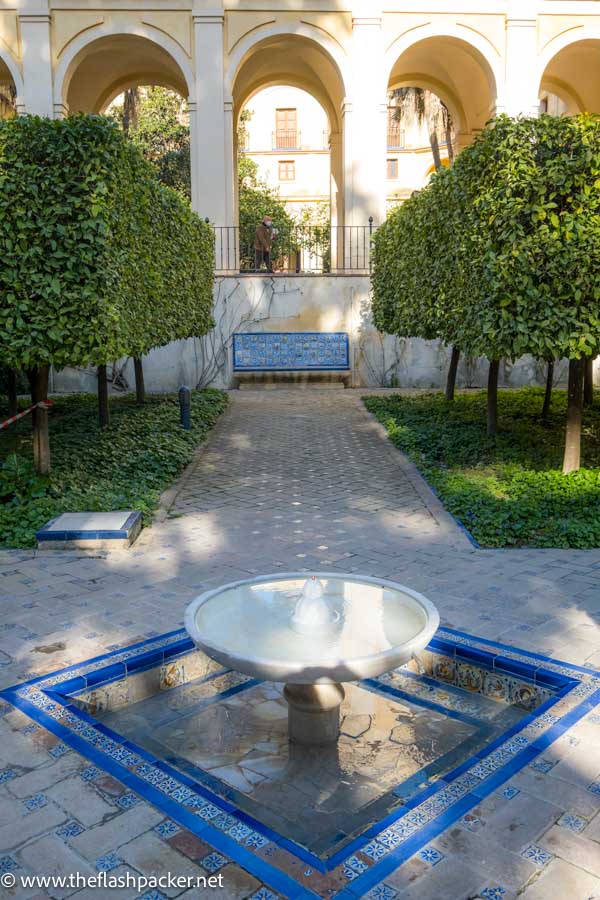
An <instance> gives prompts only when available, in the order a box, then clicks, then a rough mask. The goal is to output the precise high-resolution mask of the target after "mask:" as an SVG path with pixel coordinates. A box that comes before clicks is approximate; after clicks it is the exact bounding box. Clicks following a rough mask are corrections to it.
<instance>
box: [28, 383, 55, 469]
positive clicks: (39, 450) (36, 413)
mask: <svg viewBox="0 0 600 900" xmlns="http://www.w3.org/2000/svg"><path fill="white" fill-rule="evenodd" d="M49 374H50V366H39V367H38V368H37V369H30V370H29V371H28V372H27V378H28V380H29V387H30V390H31V400H32V402H33V403H39V402H40V401H42V400H47V399H48V376H49ZM31 416H32V423H31V424H32V429H33V464H34V466H35V468H36V470H37V471H38V472H39V473H40V475H47V474H48V473H49V472H50V438H49V435H48V410H47V409H42V408H41V407H39V406H38V407H37V408H36V409H34V410H33V412H32V414H31Z"/></svg>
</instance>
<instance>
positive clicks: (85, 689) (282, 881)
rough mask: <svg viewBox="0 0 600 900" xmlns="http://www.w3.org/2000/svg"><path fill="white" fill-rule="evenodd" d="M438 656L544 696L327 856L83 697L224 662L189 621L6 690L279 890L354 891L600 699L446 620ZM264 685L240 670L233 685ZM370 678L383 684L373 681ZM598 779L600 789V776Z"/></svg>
mask: <svg viewBox="0 0 600 900" xmlns="http://www.w3.org/2000/svg"><path fill="white" fill-rule="evenodd" d="M182 663H183V665H182ZM426 665H427V667H431V669H432V670H433V671H434V673H435V675H436V676H437V678H438V679H441V680H447V681H448V682H452V683H454V682H456V683H457V684H459V685H460V684H461V680H462V679H467V681H469V680H470V683H468V684H466V685H463V686H465V687H467V688H468V689H471V690H480V691H481V692H483V693H486V692H488V693H489V695H490V696H494V695H496V696H498V695H499V693H500V695H501V694H502V692H505V693H506V696H507V697H508V698H509V699H511V701H512V702H517V703H520V704H521V705H522V706H524V707H525V708H526V709H528V708H530V707H532V706H534V705H536V704H539V705H537V708H535V709H534V710H533V711H531V712H528V713H527V714H526V715H525V717H524V718H523V719H522V720H521V721H520V722H519V723H518V724H517V725H515V726H513V727H512V728H511V729H509V730H508V731H507V732H505V733H504V734H503V735H502V736H501V737H499V738H498V739H496V740H494V741H493V742H491V743H490V744H488V746H487V747H485V748H484V749H483V750H482V751H481V752H480V753H478V754H477V755H476V756H473V757H471V758H470V759H468V760H466V761H465V762H464V763H462V764H461V765H460V766H459V767H457V768H456V769H454V770H453V771H452V772H450V773H449V774H447V775H446V776H445V777H443V778H441V779H440V780H438V781H434V782H433V783H431V784H427V785H426V786H425V787H424V789H422V790H420V791H419V792H418V794H416V795H415V796H413V797H412V798H411V799H408V800H406V801H405V803H404V806H403V807H402V808H401V809H399V810H397V811H396V812H394V813H393V814H391V815H389V816H388V817H386V818H384V819H383V820H382V821H380V822H378V823H377V824H376V825H374V826H373V827H371V828H370V829H369V830H368V831H366V832H365V833H364V834H363V835H362V836H361V837H360V838H359V839H357V840H356V841H355V842H354V845H351V846H350V847H346V848H345V849H344V851H343V852H342V853H339V854H337V855H336V856H333V857H332V858H331V859H329V860H328V862H327V863H326V864H325V863H323V862H322V861H321V860H320V859H318V858H316V857H314V856H313V855H312V854H310V853H308V852H307V851H305V850H303V848H301V847H299V846H298V845H296V844H294V843H292V842H291V841H289V840H287V839H285V838H282V837H281V836H280V835H278V834H276V833H274V832H273V831H271V830H270V829H267V828H265V827H264V826H262V825H261V824H260V823H259V822H256V821H254V820H252V819H251V818H250V817H249V816H247V815H246V814H245V813H243V812H241V811H239V810H238V809H237V808H236V807H235V806H234V805H233V804H231V803H228V802H227V801H226V800H223V798H222V797H215V795H213V794H211V792H210V791H209V790H208V789H207V788H206V787H204V786H203V785H201V784H199V783H197V782H196V781H194V780H193V779H192V778H189V777H187V776H186V775H185V774H182V773H181V772H179V771H177V770H175V769H173V768H171V767H170V766H169V765H168V764H166V763H165V762H163V761H159V760H155V759H154V758H153V757H152V756H151V754H149V753H148V752H146V751H145V750H143V749H141V748H139V747H138V746H137V745H135V744H134V743H133V742H131V741H128V740H123V739H122V738H121V737H120V736H119V735H118V734H116V733H114V732H112V731H111V730H110V729H109V728H107V727H105V726H103V725H102V724H101V723H100V722H98V721H97V720H95V719H94V718H92V717H91V716H90V715H88V714H87V713H86V712H84V711H83V710H82V709H81V708H80V706H81V700H82V699H84V700H85V701H86V702H87V703H88V704H91V705H92V706H96V707H98V706H100V707H108V708H110V706H111V705H113V704H114V705H120V704H122V703H123V702H131V701H132V700H135V699H141V698H142V697H143V696H148V694H149V693H152V692H154V691H156V690H159V689H168V688H169V687H174V686H176V685H178V684H181V683H182V679H183V678H184V677H186V679H190V678H197V677H201V676H202V675H209V674H210V673H211V672H214V671H217V670H219V668H220V667H218V666H216V664H215V663H212V662H211V661H210V660H208V658H207V657H205V656H203V654H200V653H198V651H196V650H195V649H194V648H193V645H192V643H191V641H190V640H189V638H188V637H187V636H186V634H185V632H184V631H183V630H179V631H176V632H172V633H169V634H165V635H162V636H160V637H157V638H150V639H149V640H147V641H144V642H141V643H139V644H135V645H132V646H130V647H126V648H124V649H119V650H115V651H113V652H112V653H109V654H106V655H104V656H101V657H97V658H95V659H91V660H88V661H86V662H84V663H81V664H80V665H77V666H71V667H69V668H66V669H63V670H61V671H60V672H56V673H54V674H52V675H50V676H42V677H40V678H35V679H33V680H31V681H29V682H25V683H23V684H20V685H16V686H14V687H12V688H9V689H7V690H5V691H4V692H2V693H1V694H0V697H1V698H2V699H4V700H6V701H8V702H9V703H11V704H12V705H14V706H15V707H17V708H18V709H20V710H22V711H23V712H24V713H26V714H27V715H28V716H30V717H31V718H32V719H33V720H34V721H35V722H37V723H39V724H40V725H42V726H44V727H45V728H47V729H48V730H49V731H51V732H53V733H54V734H55V735H57V736H58V737H59V739H60V740H61V741H62V742H63V743H64V744H65V745H66V746H68V747H71V748H72V749H74V750H76V751H78V752H79V753H81V754H82V755H83V756H85V757H87V758H88V759H89V760H90V761H91V762H92V763H93V764H94V765H95V766H97V767H99V768H100V769H102V770H104V771H105V772H108V773H110V774H111V775H114V776H115V777H116V778H118V779H119V780H120V781H122V782H123V783H124V784H125V785H126V787H127V788H129V789H130V790H132V791H135V792H136V793H137V794H139V795H140V796H142V797H144V798H145V799H146V800H148V801H149V802H150V803H152V804H154V805H155V806H156V807H158V808H159V809H161V811H163V812H164V813H165V815H167V816H169V817H170V818H171V819H172V820H173V821H175V822H177V823H178V824H179V825H181V826H183V827H184V828H186V829H188V830H189V831H191V832H193V833H194V834H196V835H197V836H198V837H200V838H202V839H203V840H204V841H206V842H207V843H209V844H211V845H212V846H213V847H214V848H215V849H216V850H217V851H218V852H219V853H220V854H222V855H226V856H228V857H229V858H231V859H233V860H235V861H236V862H237V863H238V864H239V865H241V866H243V867H244V868H246V869H247V870H248V871H250V872H252V873H253V874H254V875H256V876H257V877H258V878H260V879H261V881H262V882H264V883H266V884H267V885H269V886H270V887H271V888H272V889H273V890H275V891H279V892H281V893H282V894H284V895H285V896H287V897H290V898H301V897H305V898H308V897H313V898H316V897H333V896H335V897H336V898H338V900H354V898H356V897H362V896H364V895H365V893H367V892H368V891H369V890H370V889H371V888H372V887H374V886H375V885H377V884H378V883H379V882H381V881H382V880H383V879H385V877H386V876H387V875H388V874H389V873H390V872H392V871H393V870H394V869H395V868H397V867H398V866H399V865H400V864H401V863H402V862H404V861H405V860H406V859H408V858H409V857H411V856H413V855H414V854H415V853H416V852H417V851H419V850H420V849H421V848H423V847H424V845H426V844H427V843H429V842H430V841H431V840H432V839H433V838H435V837H436V835H438V834H440V833H441V832H442V831H443V830H445V829H446V828H447V827H448V826H449V825H450V824H452V823H453V822H455V821H456V820H458V819H459V818H461V817H462V816H464V815H465V814H466V813H467V812H468V810H469V809H471V808H472V807H474V806H476V805H477V804H478V803H480V801H481V800H482V799H483V798H484V797H486V796H487V795H489V794H490V793H492V792H493V791H496V790H498V788H499V787H500V786H501V785H502V784H503V783H504V782H505V781H507V780H508V779H509V778H511V777H512V776H513V775H514V774H515V773H516V772H518V771H519V770H520V769H522V768H523V767H524V766H526V765H528V764H529V763H531V762H532V760H533V759H534V758H535V757H536V756H538V755H539V754H540V753H542V752H543V751H544V750H545V749H546V748H547V747H548V746H549V745H550V744H551V743H553V742H554V741H555V740H556V739H557V738H559V737H560V736H561V735H562V734H564V733H565V732H566V731H567V730H568V729H569V728H570V727H571V726H572V725H573V724H574V723H575V722H577V721H578V720H579V719H580V718H581V717H582V716H584V715H586V714H587V713H588V712H590V711H591V710H592V709H593V708H594V707H595V706H596V705H598V704H600V677H599V675H598V672H596V671H593V670H589V669H584V668H581V667H577V666H572V665H567V664H564V663H561V662H558V661H556V660H552V659H549V658H548V657H544V656H539V655H536V654H533V653H528V652H526V651H520V650H515V649H513V648H510V647H507V646H504V645H502V644H497V643H493V642H491V641H486V640H483V639H480V638H476V637H472V636H470V635H467V634H463V633H461V632H456V631H452V630H450V629H446V628H441V629H440V630H439V632H438V634H437V635H436V637H435V638H434V639H433V640H432V642H431V644H430V645H429V648H428V651H427V653H426ZM184 667H185V669H186V670H187V672H186V675H185V676H184V674H183V670H184ZM481 669H487V670H488V672H489V673H491V674H490V677H489V678H488V679H487V687H486V679H485V678H484V679H482V681H481V684H474V683H473V681H472V679H473V676H474V672H476V670H479V671H481ZM221 671H225V670H221ZM404 677H407V673H403V672H402V671H399V673H398V674H397V675H395V674H394V673H392V674H391V675H390V676H384V678H383V679H381V680H380V682H379V683H378V685H375V688H376V689H379V690H382V691H386V690H387V691H394V690H398V689H400V690H401V681H402V679H403V678H404ZM398 679H399V683H398V684H394V682H395V681H396V680H398ZM254 683H255V682H252V681H250V680H249V679H245V678H243V676H242V677H239V678H238V677H237V676H234V678H233V681H232V683H231V685H230V686H229V687H228V688H227V689H226V691H225V692H224V693H231V692H233V691H240V690H244V689H245V688H247V687H248V686H249V685H250V684H254ZM369 687H370V688H371V689H373V684H372V683H369ZM494 692H495V694H494ZM498 692H499V693H498ZM221 696H223V695H221ZM75 697H78V698H79V699H75ZM78 703H79V705H78ZM590 787H591V789H594V790H596V789H598V790H600V786H598V785H592V786H590Z"/></svg>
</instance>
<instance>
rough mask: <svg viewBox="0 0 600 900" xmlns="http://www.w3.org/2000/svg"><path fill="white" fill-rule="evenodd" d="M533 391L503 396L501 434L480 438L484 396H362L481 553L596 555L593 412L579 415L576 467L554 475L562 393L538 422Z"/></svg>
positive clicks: (599, 467)
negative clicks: (522, 550) (518, 550)
mask: <svg viewBox="0 0 600 900" xmlns="http://www.w3.org/2000/svg"><path fill="white" fill-rule="evenodd" d="M543 399H544V394H543V391H542V390H541V389H537V388H530V389H525V390H519V391H501V392H500V395H499V401H498V402H499V409H500V415H501V418H502V425H503V427H502V433H501V434H499V435H498V436H497V438H495V439H492V438H489V437H488V436H487V435H486V430H485V405H486V397H485V393H484V392H476V393H469V394H460V395H458V396H457V397H456V399H455V400H454V401H453V402H451V403H448V402H447V401H446V400H445V399H444V397H443V395H442V394H422V395H420V396H416V397H400V396H398V395H394V396H391V397H369V398H366V399H365V401H364V402H365V405H366V406H367V408H368V409H369V410H370V411H371V412H372V413H374V415H375V416H376V417H377V418H378V419H379V421H380V422H382V423H383V424H384V425H385V427H386V428H387V430H388V432H389V434H390V437H391V439H392V441H393V442H394V444H396V446H397V447H399V449H400V450H402V451H403V452H404V453H406V454H407V455H408V456H409V457H410V458H411V459H412V460H413V461H414V462H415V463H416V464H417V465H418V467H419V469H420V470H421V472H422V473H423V475H424V476H425V477H426V478H427V479H428V481H429V482H430V483H431V484H432V486H433V487H434V488H435V490H436V491H437V492H438V494H439V495H440V498H441V500H442V502H443V503H444V505H445V506H446V508H447V509H448V510H449V511H450V512H451V513H452V514H453V515H454V516H456V517H457V518H458V519H459V520H460V521H461V522H462V523H463V524H464V525H465V526H466V528H468V530H469V531H470V532H471V533H472V534H473V536H474V537H475V539H476V540H477V541H478V542H479V543H480V544H482V545H484V546H488V547H521V546H528V547H577V548H591V547H600V405H599V404H598V403H596V404H595V406H594V407H593V408H590V409H588V410H586V414H585V421H584V430H585V443H584V460H583V463H584V466H585V467H584V468H581V469H580V470H579V471H578V472H575V473H572V474H570V475H563V474H562V472H561V470H560V465H561V461H562V452H563V440H564V438H563V429H562V423H563V420H564V413H565V408H566V397H565V392H564V391H555V392H554V396H553V401H552V407H551V412H550V416H549V418H548V420H547V421H546V422H543V421H542V420H541V419H540V412H541V409H542V404H543Z"/></svg>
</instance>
